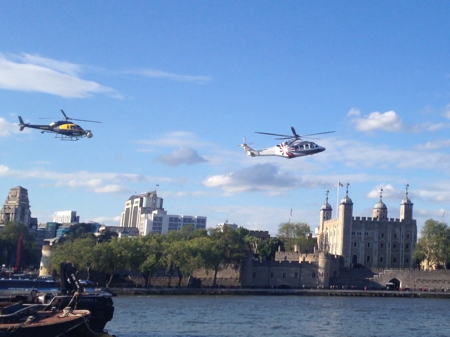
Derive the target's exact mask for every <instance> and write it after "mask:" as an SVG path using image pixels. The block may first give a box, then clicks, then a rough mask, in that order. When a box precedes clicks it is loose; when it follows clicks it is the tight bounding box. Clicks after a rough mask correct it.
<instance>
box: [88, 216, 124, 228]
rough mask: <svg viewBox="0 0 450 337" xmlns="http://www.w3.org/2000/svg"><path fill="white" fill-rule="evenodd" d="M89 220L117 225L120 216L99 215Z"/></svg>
mask: <svg viewBox="0 0 450 337" xmlns="http://www.w3.org/2000/svg"><path fill="white" fill-rule="evenodd" d="M88 221H93V222H98V223H100V224H106V225H113V226H114V225H115V226H117V225H118V224H119V222H120V216H98V217H94V218H91V219H89V220H88Z"/></svg>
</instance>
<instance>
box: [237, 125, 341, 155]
mask: <svg viewBox="0 0 450 337" xmlns="http://www.w3.org/2000/svg"><path fill="white" fill-rule="evenodd" d="M291 130H292V136H291V135H281V134H278V133H269V132H255V133H259V134H261V135H270V136H278V137H280V138H275V139H284V140H285V141H284V142H282V143H280V144H278V145H276V146H272V147H269V148H267V149H263V150H254V149H252V148H251V147H250V146H248V145H247V144H246V141H245V139H244V143H243V144H241V147H242V148H243V149H244V150H245V152H246V153H247V155H248V156H251V157H258V156H277V157H284V158H287V159H292V158H296V157H303V156H309V155H312V154H316V153H319V152H322V151H325V148H324V147H323V146H320V145H317V144H316V143H314V142H310V141H305V140H302V139H303V138H304V137H309V136H316V135H323V134H326V133H333V132H335V131H326V132H319V133H311V134H308V135H302V136H300V135H298V134H297V132H295V129H294V127H293V126H291Z"/></svg>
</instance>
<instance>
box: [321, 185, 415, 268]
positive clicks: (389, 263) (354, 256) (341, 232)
mask: <svg viewBox="0 0 450 337" xmlns="http://www.w3.org/2000/svg"><path fill="white" fill-rule="evenodd" d="M382 191H383V190H382V189H381V190H380V198H379V200H378V202H377V203H376V204H375V205H374V206H373V211H372V217H360V216H353V202H352V200H351V199H350V197H349V195H348V185H347V191H346V195H345V197H344V199H342V200H341V202H340V203H339V209H338V214H337V217H336V218H332V213H333V210H332V208H331V205H330V204H329V203H328V195H327V198H326V201H325V204H324V205H322V207H321V209H320V220H319V233H318V249H319V251H322V252H325V253H328V254H331V255H337V256H342V258H343V259H344V267H346V268H354V267H357V266H365V267H369V268H409V267H411V266H412V265H413V261H412V255H413V252H414V249H415V244H416V240H417V225H416V220H414V219H413V203H412V202H411V200H410V199H409V196H408V186H407V188H406V191H405V196H404V198H403V200H402V201H401V203H400V215H399V218H389V217H388V208H387V206H386V204H385V203H384V202H383V195H382Z"/></svg>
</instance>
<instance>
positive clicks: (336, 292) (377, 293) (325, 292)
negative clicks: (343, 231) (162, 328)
mask: <svg viewBox="0 0 450 337" xmlns="http://www.w3.org/2000/svg"><path fill="white" fill-rule="evenodd" d="M110 290H111V291H112V292H113V293H114V294H116V295H119V296H121V295H122V296H133V295H141V296H142V295H234V296H236V295H242V296H248V295H263V296H285V295H295V296H362V297H409V298H447V299H450V292H428V291H393V290H349V289H250V288H248V289H243V288H148V289H146V288H111V289H110Z"/></svg>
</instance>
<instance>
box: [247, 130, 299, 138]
mask: <svg viewBox="0 0 450 337" xmlns="http://www.w3.org/2000/svg"><path fill="white" fill-rule="evenodd" d="M255 133H259V134H260V135H269V136H280V137H287V138H292V136H290V135H281V134H279V133H270V132H259V131H256V132H255Z"/></svg>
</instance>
